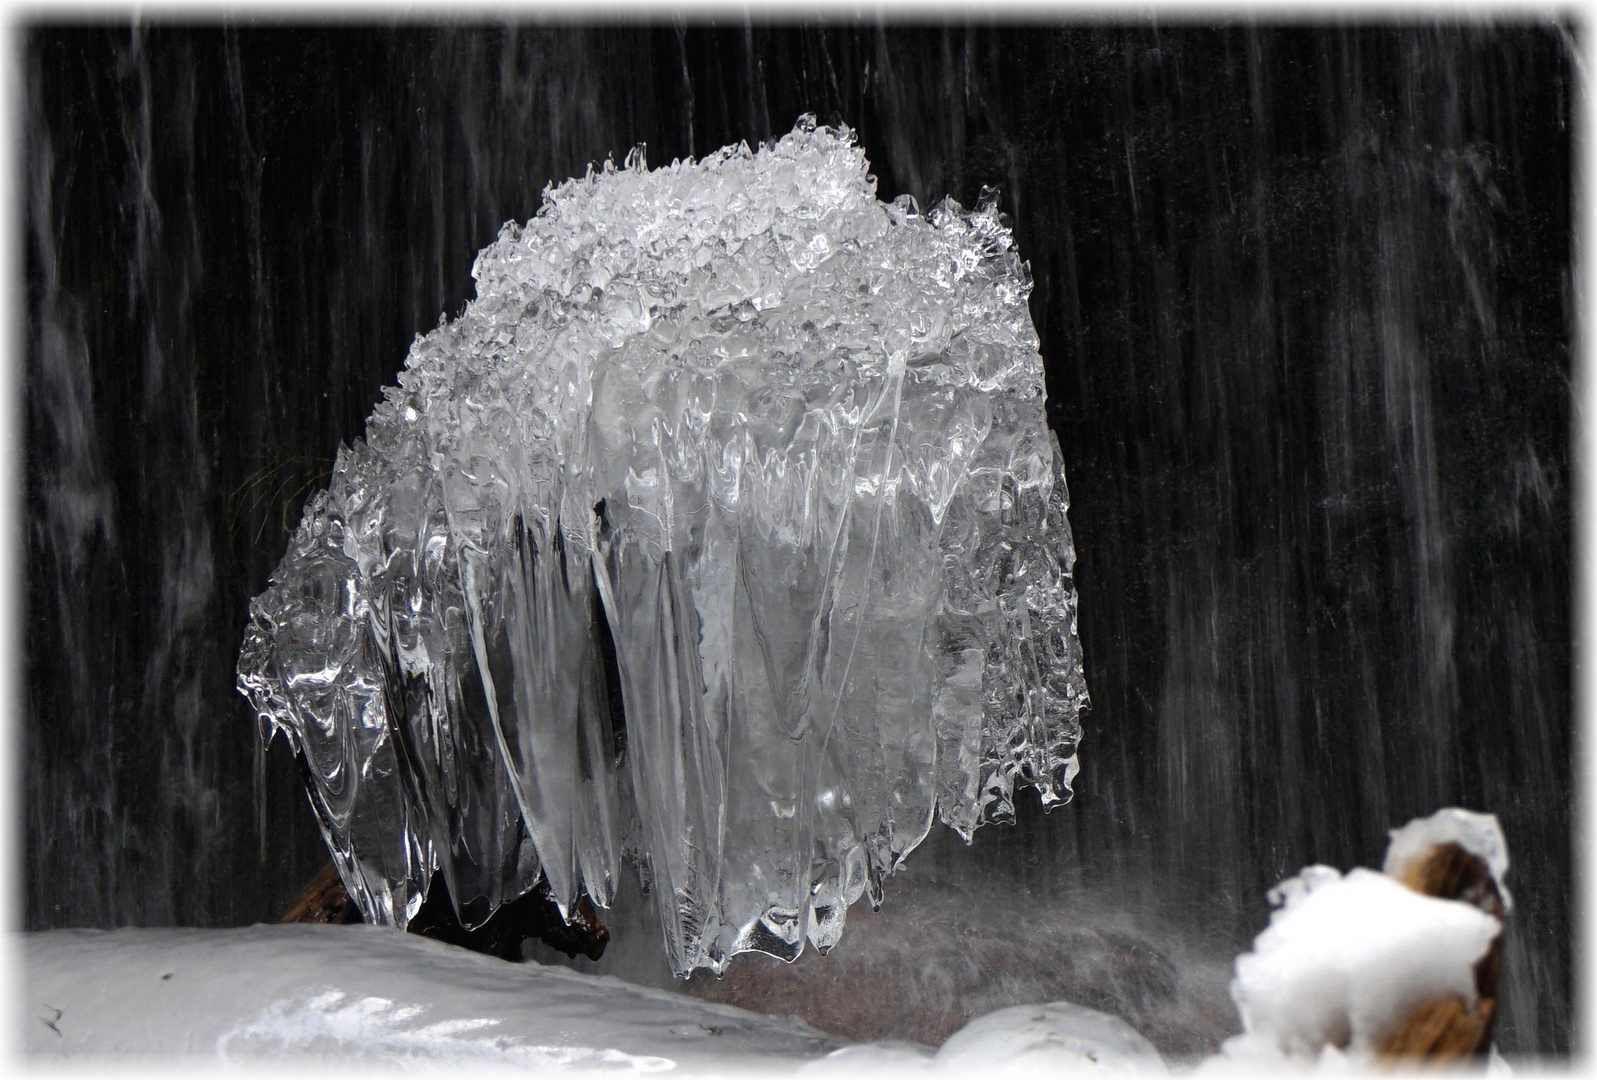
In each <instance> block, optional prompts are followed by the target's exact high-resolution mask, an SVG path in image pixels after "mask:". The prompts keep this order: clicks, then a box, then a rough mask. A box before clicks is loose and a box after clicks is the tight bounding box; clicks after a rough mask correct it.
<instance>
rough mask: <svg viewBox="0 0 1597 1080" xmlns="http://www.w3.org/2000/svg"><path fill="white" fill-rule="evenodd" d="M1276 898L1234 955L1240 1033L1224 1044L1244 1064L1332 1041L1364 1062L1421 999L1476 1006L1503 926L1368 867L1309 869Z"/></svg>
mask: <svg viewBox="0 0 1597 1080" xmlns="http://www.w3.org/2000/svg"><path fill="white" fill-rule="evenodd" d="M1272 898H1274V899H1276V900H1278V902H1279V903H1281V905H1282V906H1281V907H1280V908H1279V909H1278V910H1277V911H1275V912H1273V913H1272V914H1271V916H1270V925H1269V927H1268V928H1267V929H1266V930H1265V931H1264V932H1263V933H1261V934H1260V935H1259V936H1258V938H1257V940H1255V941H1254V944H1253V950H1252V951H1251V952H1249V953H1245V954H1243V955H1242V956H1240V957H1238V958H1237V966H1236V979H1235V980H1234V982H1233V983H1232V989H1231V994H1232V997H1233V999H1234V1000H1235V1001H1236V1004H1237V1009H1238V1010H1239V1011H1240V1012H1241V1014H1242V1026H1243V1034H1242V1035H1239V1036H1237V1037H1236V1038H1233V1039H1230V1040H1228V1041H1227V1042H1226V1044H1225V1046H1224V1047H1223V1053H1224V1056H1225V1058H1227V1059H1229V1060H1233V1061H1237V1062H1246V1063H1253V1064H1259V1065H1265V1064H1269V1063H1271V1062H1278V1061H1283V1060H1284V1061H1294V1060H1295V1061H1298V1062H1313V1061H1316V1060H1317V1059H1319V1058H1320V1057H1321V1056H1322V1055H1323V1054H1324V1053H1325V1052H1326V1051H1327V1049H1328V1048H1329V1049H1330V1050H1331V1051H1333V1054H1332V1056H1333V1057H1335V1056H1336V1053H1340V1052H1342V1050H1343V1049H1345V1051H1346V1054H1347V1055H1348V1056H1349V1057H1351V1058H1353V1059H1354V1060H1358V1061H1365V1062H1367V1061H1369V1060H1370V1055H1372V1054H1373V1053H1374V1051H1375V1048H1376V1047H1377V1046H1379V1045H1380V1043H1381V1042H1382V1041H1383V1039H1384V1038H1385V1037H1386V1036H1387V1035H1388V1034H1390V1032H1391V1030H1392V1027H1393V1025H1396V1024H1399V1023H1401V1022H1402V1021H1403V1020H1405V1019H1406V1018H1407V1017H1408V1015H1409V1014H1410V1013H1411V1012H1412V1011H1413V1010H1414V1009H1415V1008H1416V1007H1418V1006H1419V1005H1422V1004H1424V1003H1426V1002H1428V1001H1433V1000H1435V999H1438V998H1442V997H1448V996H1457V997H1459V998H1462V999H1463V1000H1464V1002H1465V1003H1466V1005H1467V1006H1468V1007H1470V1008H1473V1007H1474V1005H1475V973H1474V968H1475V963H1476V961H1478V960H1479V959H1480V958H1481V957H1482V956H1483V955H1485V953H1486V950H1487V947H1488V946H1489V945H1490V944H1491V942H1492V939H1493V938H1495V937H1497V935H1498V934H1500V933H1501V932H1502V925H1501V924H1500V923H1498V921H1497V920H1496V919H1494V918H1492V917H1491V916H1490V915H1487V914H1486V913H1485V912H1483V911H1481V910H1480V909H1479V908H1476V907H1473V906H1471V905H1470V904H1467V903H1464V902H1462V901H1458V900H1439V899H1437V898H1435V897H1431V896H1425V895H1423V894H1421V893H1417V892H1415V891H1413V890H1412V889H1409V888H1408V887H1407V886H1405V885H1403V884H1401V883H1400V882H1398V881H1396V880H1395V879H1393V878H1390V877H1387V876H1386V875H1385V874H1379V873H1376V872H1375V871H1373V870H1366V869H1363V868H1358V869H1354V870H1350V871H1349V872H1348V873H1347V874H1345V875H1344V874H1340V873H1338V872H1337V871H1335V870H1333V869H1332V868H1330V867H1328V866H1310V867H1307V868H1305V869H1304V870H1303V872H1302V873H1301V874H1299V875H1298V876H1297V877H1294V878H1290V879H1288V880H1287V881H1285V882H1283V883H1282V884H1281V885H1280V886H1278V887H1277V889H1276V890H1275V891H1274V893H1273V894H1272Z"/></svg>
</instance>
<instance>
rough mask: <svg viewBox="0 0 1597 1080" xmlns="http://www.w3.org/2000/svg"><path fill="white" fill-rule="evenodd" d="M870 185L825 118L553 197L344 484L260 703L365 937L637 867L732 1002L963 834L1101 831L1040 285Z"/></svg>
mask: <svg viewBox="0 0 1597 1080" xmlns="http://www.w3.org/2000/svg"><path fill="white" fill-rule="evenodd" d="M869 168H870V166H869V163H868V162H867V161H866V159H865V156H864V153H863V152H862V150H861V149H860V148H859V147H858V146H856V145H855V143H854V139H853V136H852V134H851V133H849V132H848V131H847V130H846V129H838V130H831V129H828V128H825V127H818V126H816V125H815V123H814V121H813V118H807V119H805V120H802V121H801V122H800V124H799V126H798V127H797V128H796V129H795V130H794V131H793V132H792V133H791V134H789V135H787V136H785V137H783V138H782V139H780V140H777V141H775V142H773V143H771V144H768V145H765V146H762V147H760V148H758V149H757V150H750V149H749V148H748V147H746V146H737V147H728V148H726V149H724V150H722V151H719V152H717V153H715V154H711V155H709V156H708V157H707V158H705V159H703V160H702V161H699V162H692V161H689V162H674V163H672V164H671V165H669V166H667V167H664V168H660V169H655V170H652V171H650V170H648V169H647V168H646V167H645V166H644V164H643V162H642V160H641V155H639V156H635V157H634V158H630V159H629V161H628V163H627V164H626V166H625V167H622V168H616V167H614V166H613V165H607V166H606V167H605V168H604V169H602V170H600V171H597V172H594V171H590V174H589V175H588V176H586V177H582V178H578V179H574V180H571V181H569V182H567V183H564V184H561V185H559V186H556V187H551V188H550V189H549V190H547V191H546V193H545V202H544V206H543V208H542V209H541V210H540V211H539V212H538V215H537V216H536V217H534V218H533V219H531V220H530V221H528V222H526V223H525V224H524V225H516V224H508V225H506V226H505V228H504V230H503V231H502V233H501V234H500V236H499V238H498V239H497V240H496V241H495V242H494V243H492V244H490V245H489V246H488V247H487V248H485V249H484V250H483V251H482V252H481V254H480V255H479V256H478V259H477V262H476V265H475V267H474V269H473V275H474V277H475V278H476V281H477V296H476V298H475V299H474V300H473V301H472V302H471V303H470V304H469V305H468V306H467V308H466V310H465V311H464V312H463V313H462V314H461V315H460V316H459V317H458V318H456V319H454V320H453V321H447V322H444V323H443V324H441V325H440V326H439V327H438V328H437V329H436V330H434V331H432V332H431V333H429V334H426V335H425V336H422V337H418V338H417V340H416V342H415V345H414V347H413V348H412V350H411V353H410V356H409V358H408V359H407V361H406V367H405V370H404V371H403V372H402V373H401V375H400V377H399V385H398V386H397V387H390V388H388V389H386V390H385V391H384V400H383V401H382V402H381V403H379V404H378V405H377V407H376V409H375V411H374V412H373V413H372V416H371V418H370V421H369V423H368V425H367V430H366V438H365V439H364V440H356V442H355V443H354V444H353V445H352V446H348V447H344V448H343V449H342V450H341V452H340V454H339V457H338V461H337V463H336V465H335V468H334V475H333V477H332V479H331V481H330V483H329V486H328V488H327V489H326V490H325V491H322V492H319V493H317V494H316V495H315V496H313V497H312V499H311V500H310V501H309V503H308V504H307V506H306V510H305V515H304V519H303V521H302V522H301V524H300V527H299V530H298V531H297V533H296V534H295V536H294V539H293V541H292V542H291V545H290V549H289V551H288V553H287V554H286V555H285V557H284V559H283V561H282V563H281V564H280V566H279V567H278V569H277V571H276V572H275V573H274V575H273V577H272V583H271V586H270V588H268V589H267V591H265V592H264V593H262V594H261V595H260V596H259V597H257V598H256V599H255V600H254V601H253V602H252V603H251V605H250V623H249V627H248V631H247V634H246V639H245V643H244V647H243V650H242V652H241V655H240V659H239V669H238V671H239V688H240V689H241V690H242V691H243V692H244V693H245V694H246V696H248V697H249V698H250V700H251V701H252V703H253V704H254V706H255V710H256V713H257V716H258V717H259V720H260V723H261V727H262V730H263V732H265V733H267V734H268V735H269V734H270V733H271V732H272V731H282V732H284V733H285V734H286V735H287V736H288V738H289V739H290V740H291V741H292V742H293V743H294V746H295V748H296V750H297V751H298V752H299V753H301V754H302V755H303V757H304V759H305V761H306V762H307V764H308V766H309V770H308V771H309V774H310V777H311V783H310V787H309V793H310V796H311V802H312V806H313V808H314V809H315V811H316V814H317V817H318V820H319V822H320V824H321V827H322V831H323V833H324V835H325V837H326V839H327V842H328V847H329V849H330V851H331V852H332V855H333V857H334V859H335V861H336V862H337V864H338V867H339V872H340V875H341V877H342V878H343V880H344V882H345V884H346V885H347V886H348V888H349V890H350V893H351V895H352V896H353V897H354V898H355V900H356V902H357V903H358V904H359V905H360V908H361V910H362V912H363V913H364V915H365V916H366V918H367V920H368V921H370V922H378V923H390V924H396V925H400V926H403V925H405V923H406V922H407V920H408V919H409V918H410V917H411V916H412V915H413V914H414V913H415V912H416V910H417V909H418V907H419V905H420V903H421V899H422V897H423V894H424V892H425V890H426V888H427V887H428V885H429V883H430V881H431V880H432V875H433V873H434V871H435V870H441V871H442V873H443V875H444V878H445V880H446V881H447V883H448V885H449V890H450V894H451V896H452V897H453V898H454V900H455V901H456V903H457V908H459V909H460V910H461V912H462V917H463V919H465V920H467V921H468V922H469V921H470V920H473V919H474V920H476V921H479V922H480V921H481V920H482V919H483V918H485V917H486V915H487V914H488V913H489V912H491V911H492V910H493V909H494V908H495V907H497V906H498V905H499V904H501V903H503V902H504V901H506V900H509V899H512V898H514V897H516V896H518V895H521V894H522V893H524V892H526V891H528V890H529V889H531V888H532V887H533V886H534V885H535V884H536V883H537V881H538V880H539V878H540V877H544V878H546V879H547V881H548V883H549V886H550V889H551V892H552V894H553V896H554V898H555V900H556V901H557V902H558V903H560V904H561V905H563V907H564V906H568V905H570V904H571V903H573V902H575V901H576V900H577V899H578V897H579V896H580V895H581V894H583V893H586V895H587V896H588V897H589V898H591V899H592V901H593V902H594V903H595V904H596V905H597V906H599V907H600V908H606V907H608V906H609V905H610V902H611V899H612V897H613V896H614V894H615V890H616V888H617V881H618V875H619V874H621V873H622V872H623V870H628V871H629V867H628V864H629V863H632V864H636V865H638V866H639V867H640V868H641V870H642V872H643V874H644V876H645V878H646V879H647V880H648V881H649V882H650V884H651V885H652V886H653V888H652V893H651V895H652V896H653V897H654V900H655V902H656V903H657V905H658V908H659V913H660V920H661V924H662V935H663V938H664V946H665V950H666V954H667V955H668V957H669V959H670V962H671V965H672V967H673V969H674V970H676V971H678V972H681V973H687V972H690V971H692V970H694V969H696V968H709V969H711V970H713V971H716V972H720V971H722V970H724V968H725V965H726V962H727V960H728V959H729V958H730V957H731V956H733V955H735V954H737V953H740V952H747V951H758V952H764V953H769V954H771V955H774V956H778V957H781V958H783V959H792V958H793V957H795V956H796V955H798V954H799V953H800V952H801V951H803V950H804V949H805V948H806V945H810V946H813V947H815V948H816V949H818V950H820V951H823V952H824V951H825V950H826V949H829V948H830V947H831V946H832V945H834V944H836V943H837V941H838V940H839V937H840V935H841V933H842V930H843V925H844V920H845V916H846V914H847V911H848V908H849V906H850V905H851V904H853V903H855V902H856V901H857V900H858V899H860V898H861V897H862V896H868V897H869V898H870V899H871V901H872V902H873V903H879V901H880V898H881V894H882V887H883V878H884V877H885V876H886V875H888V874H890V873H892V872H893V871H894V870H895V869H897V868H898V867H899V866H900V865H901V864H902V862H903V860H904V859H905V857H906V856H908V854H909V853H910V852H911V851H912V850H913V849H914V848H915V847H916V846H917V845H918V844H919V843H920V842H921V840H922V839H923V838H924V837H925V836H926V834H927V831H928V830H929V829H930V828H931V827H932V825H933V823H934V821H935V820H936V819H938V818H941V819H942V820H943V821H944V822H945V823H947V824H948V825H949V826H951V827H952V828H954V829H956V830H958V831H959V832H960V833H961V834H962V835H964V836H965V837H966V838H967V839H968V838H969V836H970V833H971V831H972V830H973V829H975V828H976V827H977V826H979V825H981V824H982V823H984V822H989V821H1005V820H1010V819H1012V817H1013V807H1012V798H1013V795H1014V789H1015V787H1016V786H1017V785H1019V786H1022V787H1025V786H1029V787H1032V788H1035V789H1036V790H1037V791H1038V793H1039V795H1040V797H1041V799H1042V802H1043V804H1044V805H1045V806H1051V805H1057V804H1059V803H1062V802H1063V801H1065V800H1066V799H1067V798H1068V797H1069V796H1070V784H1071V778H1072V777H1073V775H1074V774H1075V771H1076V745H1077V741H1078V739H1079V736H1080V725H1079V722H1078V714H1079V712H1080V710H1081V709H1082V707H1083V706H1084V705H1085V703H1086V687H1085V684H1084V682H1083V679H1082V670H1081V649H1080V644H1079V641H1078V639H1077V634H1076V593H1075V587H1074V582H1073V580H1072V577H1071V570H1072V566H1073V562H1074V548H1073V546H1072V541H1071V536H1070V529H1069V524H1068V522H1067V520H1066V517H1065V511H1066V508H1067V505H1068V503H1067V495H1066V491H1065V483H1064V475H1063V472H1062V466H1061V457H1060V452H1059V447H1058V444H1057V441H1056V440H1055V438H1054V435H1053V433H1052V432H1051V431H1050V430H1049V428H1048V425H1047V419H1046V415H1045V411H1044V389H1043V370H1042V361H1041V357H1040V356H1039V354H1038V352H1037V334H1036V331H1035V328H1034V327H1033V325H1032V322H1031V316H1030V313H1029V311H1028V309H1027V303H1026V297H1027V294H1028V292H1029V291H1030V284H1031V283H1030V275H1029V273H1028V271H1027V269H1026V266H1025V264H1024V263H1023V262H1022V261H1021V260H1020V257H1019V255H1018V253H1017V252H1016V251H1015V246H1014V241H1013V237H1012V236H1011V234H1010V231H1009V228H1008V226H1007V225H1006V224H1005V223H1004V221H1003V220H1002V219H1001V217H1000V215H999V214H998V212H997V209H996V204H995V201H994V200H985V201H984V203H983V205H982V206H980V207H978V208H977V209H976V210H974V211H966V210H965V209H963V208H962V207H960V206H958V205H957V204H955V203H953V202H950V201H945V202H944V203H942V204H940V205H938V206H936V207H934V208H932V209H931V210H930V211H928V212H926V213H922V212H921V211H920V210H919V209H918V207H917V206H916V205H915V204H914V201H913V200H911V199H908V198H907V197H906V198H901V199H899V200H898V201H896V202H894V203H892V204H885V203H882V202H881V201H879V200H878V199H877V198H876V187H875V180H874V178H873V177H872V176H871V175H870V172H869ZM609 642H613V648H614V652H613V657H614V659H613V665H614V668H613V672H612V669H611V663H612V661H611V660H610V656H611V654H610V651H609V644H608V643H609ZM612 674H613V675H614V682H615V683H616V684H617V685H618V686H619V692H620V698H621V702H622V704H623V706H624V708H623V709H622V710H621V711H622V712H623V713H624V716H625V722H624V724H618V723H617V721H618V716H617V715H616V712H615V708H614V706H615V702H614V701H613V699H612V697H611V694H612V679H611V675H612ZM479 901H480V902H479ZM468 912H469V913H468Z"/></svg>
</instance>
